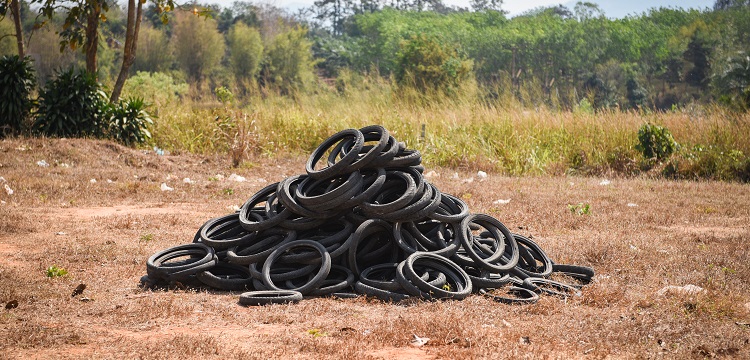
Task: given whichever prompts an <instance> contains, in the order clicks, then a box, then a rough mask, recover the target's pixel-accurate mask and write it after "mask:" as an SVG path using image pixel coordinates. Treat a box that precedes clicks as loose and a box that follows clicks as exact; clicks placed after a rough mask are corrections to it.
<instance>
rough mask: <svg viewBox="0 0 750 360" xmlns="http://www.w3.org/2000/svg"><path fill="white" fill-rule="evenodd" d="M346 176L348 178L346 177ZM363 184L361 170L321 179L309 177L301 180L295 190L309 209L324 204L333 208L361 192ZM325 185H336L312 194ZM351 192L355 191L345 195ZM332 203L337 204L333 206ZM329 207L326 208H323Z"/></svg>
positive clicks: (296, 196) (296, 195) (302, 203)
mask: <svg viewBox="0 0 750 360" xmlns="http://www.w3.org/2000/svg"><path fill="white" fill-rule="evenodd" d="M344 177H346V179H344ZM336 184H338V185H336ZM362 184H363V181H362V175H361V174H360V173H359V171H355V172H352V173H350V174H349V175H347V176H344V175H342V176H337V177H333V178H326V179H320V180H315V179H313V178H310V177H308V178H307V179H305V180H303V181H302V182H300V184H299V186H297V188H296V189H295V191H294V195H295V198H296V199H297V202H298V203H299V204H300V205H302V206H305V207H307V208H309V209H320V208H322V207H324V206H325V207H327V209H331V208H334V207H336V206H338V205H341V204H343V203H344V202H346V200H349V199H351V198H352V197H353V196H354V195H356V194H358V193H360V192H361V191H362ZM324 185H334V187H333V189H331V190H328V191H326V192H323V193H322V194H318V195H311V194H312V193H314V192H315V191H316V190H319V187H321V186H324ZM324 191H325V190H324ZM350 192H353V193H352V195H349V196H345V195H346V194H348V193H350ZM336 202H338V203H336ZM331 204H335V205H334V206H331ZM327 209H326V208H324V209H322V210H327Z"/></svg>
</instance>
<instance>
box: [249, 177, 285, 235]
mask: <svg viewBox="0 0 750 360" xmlns="http://www.w3.org/2000/svg"><path fill="white" fill-rule="evenodd" d="M278 186H279V183H273V184H271V185H268V186H266V187H264V188H262V189H260V190H259V191H258V192H256V193H255V194H253V196H251V197H250V198H249V199H247V201H246V202H245V203H244V204H242V207H241V208H240V213H239V220H240V223H241V224H242V227H243V228H244V229H245V230H247V231H260V230H265V229H269V228H272V227H274V226H276V225H278V224H279V223H281V222H282V221H284V220H285V219H286V218H288V217H289V216H290V215H291V211H290V210H289V209H288V208H287V209H284V210H283V211H281V212H280V213H278V214H275V215H274V216H269V214H268V213H266V218H261V219H256V220H257V221H254V220H253V219H251V218H250V215H251V210H252V209H253V208H255V206H256V205H258V204H260V203H263V202H266V201H268V199H269V197H270V196H271V195H274V194H275V193H276V191H277V189H278Z"/></svg>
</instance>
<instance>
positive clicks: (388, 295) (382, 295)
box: [354, 281, 409, 302]
mask: <svg viewBox="0 0 750 360" xmlns="http://www.w3.org/2000/svg"><path fill="white" fill-rule="evenodd" d="M354 289H355V290H356V291H357V292H358V293H360V294H363V295H367V296H373V297H376V298H378V299H380V300H383V301H388V302H399V301H403V300H406V299H409V294H404V293H400V292H395V291H388V290H383V289H378V288H375V287H372V286H370V285H366V284H363V283H362V282H359V281H357V282H355V283H354Z"/></svg>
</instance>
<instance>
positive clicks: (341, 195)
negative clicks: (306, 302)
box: [141, 125, 594, 306]
mask: <svg viewBox="0 0 750 360" xmlns="http://www.w3.org/2000/svg"><path fill="white" fill-rule="evenodd" d="M421 163H422V157H421V154H420V153H419V151H417V150H412V149H407V148H406V145H405V144H404V143H401V142H398V141H397V140H396V139H395V138H394V137H393V136H391V135H390V134H389V132H388V131H387V130H386V129H385V128H383V127H382V126H378V125H373V126H367V127H364V128H361V129H347V130H343V131H341V132H338V133H336V134H334V135H333V136H331V137H330V138H328V139H326V140H325V141H324V142H323V143H321V144H320V146H318V148H317V149H315V151H314V152H313V153H312V154H311V156H310V157H309V159H308V160H307V162H306V164H305V169H306V173H305V174H302V175H295V176H290V177H287V178H285V179H284V180H282V181H280V182H278V183H274V184H270V185H268V186H266V187H264V188H262V189H261V190H259V191H258V192H257V193H255V194H253V195H252V196H251V197H250V198H249V199H248V200H247V201H246V202H245V203H244V204H243V205H242V207H241V208H240V210H239V211H238V212H235V213H232V214H228V215H224V216H220V217H217V218H214V219H210V220H208V221H207V222H206V223H205V224H203V226H201V227H200V229H198V231H197V233H196V234H195V237H194V238H193V243H191V244H185V245H179V246H175V247H173V248H169V249H166V250H162V251H159V252H157V253H155V254H154V255H152V256H151V257H150V258H149V259H148V261H147V264H146V271H147V275H146V276H144V277H143V278H142V279H141V282H142V284H143V285H144V287H159V286H170V285H174V284H175V283H178V284H182V285H184V286H189V287H208V288H212V289H216V290H223V291H247V292H245V293H243V294H242V295H241V296H240V300H239V303H240V304H241V305H246V306H249V305H265V304H275V303H293V302H297V301H300V300H301V299H303V297H305V296H307V297H309V296H335V297H353V296H357V295H366V296H371V297H376V298H379V299H382V300H385V301H401V300H407V299H413V298H418V299H427V300H437V299H454V300H461V299H464V298H466V297H467V296H469V295H470V294H472V293H479V294H482V295H484V296H487V297H488V298H491V299H492V300H495V301H498V302H501V303H531V302H535V301H536V300H538V299H539V295H540V294H546V295H553V296H560V297H568V296H580V291H579V289H580V288H581V287H582V286H583V285H585V284H587V283H589V282H591V281H592V279H593V277H594V271H593V269H591V268H589V267H585V266H575V265H563V264H555V263H554V261H552V260H551V259H550V258H549V257H548V256H547V254H546V253H545V252H544V251H543V250H542V248H541V247H540V246H539V245H538V244H536V243H535V242H534V241H532V240H531V239H529V238H526V237H524V236H522V235H520V234H514V233H511V232H510V231H509V230H508V228H507V227H506V226H505V225H504V224H503V223H502V222H500V221H499V220H498V219H495V218H493V217H491V216H489V215H485V214H472V213H470V211H469V208H468V206H467V205H466V203H464V202H463V201H462V200H461V199H459V198H457V197H455V196H453V195H450V194H445V193H441V192H440V190H439V189H438V188H437V187H436V186H435V185H433V184H431V183H429V182H428V181H427V180H426V179H425V178H424V176H423V175H422V174H423V172H424V167H423V166H422V165H421ZM556 274H560V276H565V277H566V278H568V279H573V280H574V281H572V282H571V284H569V283H563V282H559V281H554V280H552V279H551V277H552V276H553V275H556ZM495 289H504V290H505V292H504V293H503V294H501V295H500V294H498V292H496V291H493V290H495Z"/></svg>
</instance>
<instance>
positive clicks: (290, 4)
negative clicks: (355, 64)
mask: <svg viewBox="0 0 750 360" xmlns="http://www.w3.org/2000/svg"><path fill="white" fill-rule="evenodd" d="M233 1H235V0H202V1H200V2H206V3H218V4H219V5H221V6H231V4H232V2H233ZM443 1H444V2H445V4H446V5H455V6H461V7H467V8H468V7H470V6H469V3H470V2H469V0H443ZM588 1H589V2H592V3H596V4H599V7H600V8H601V9H602V10H604V14H605V15H606V16H608V17H611V18H621V17H624V16H626V15H637V14H640V13H643V12H644V11H646V10H648V9H650V8H659V7H671V8H684V9H687V8H696V9H704V8H711V7H713V5H714V2H715V0H626V1H623V0H588ZM250 2H263V3H270V4H272V5H275V6H277V7H281V8H287V9H298V8H300V7H306V6H310V5H312V4H313V2H315V0H261V1H257V0H250ZM577 2H578V1H575V0H573V1H570V0H504V1H503V6H502V9H503V10H505V11H507V12H508V13H509V14H508V16H514V15H519V14H521V13H523V12H525V11H528V10H531V9H535V8H538V7H540V6H552V5H558V4H563V5H565V6H567V7H568V8H569V9H571V10H572V9H573V7H574V6H575V4H576V3H577Z"/></svg>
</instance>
